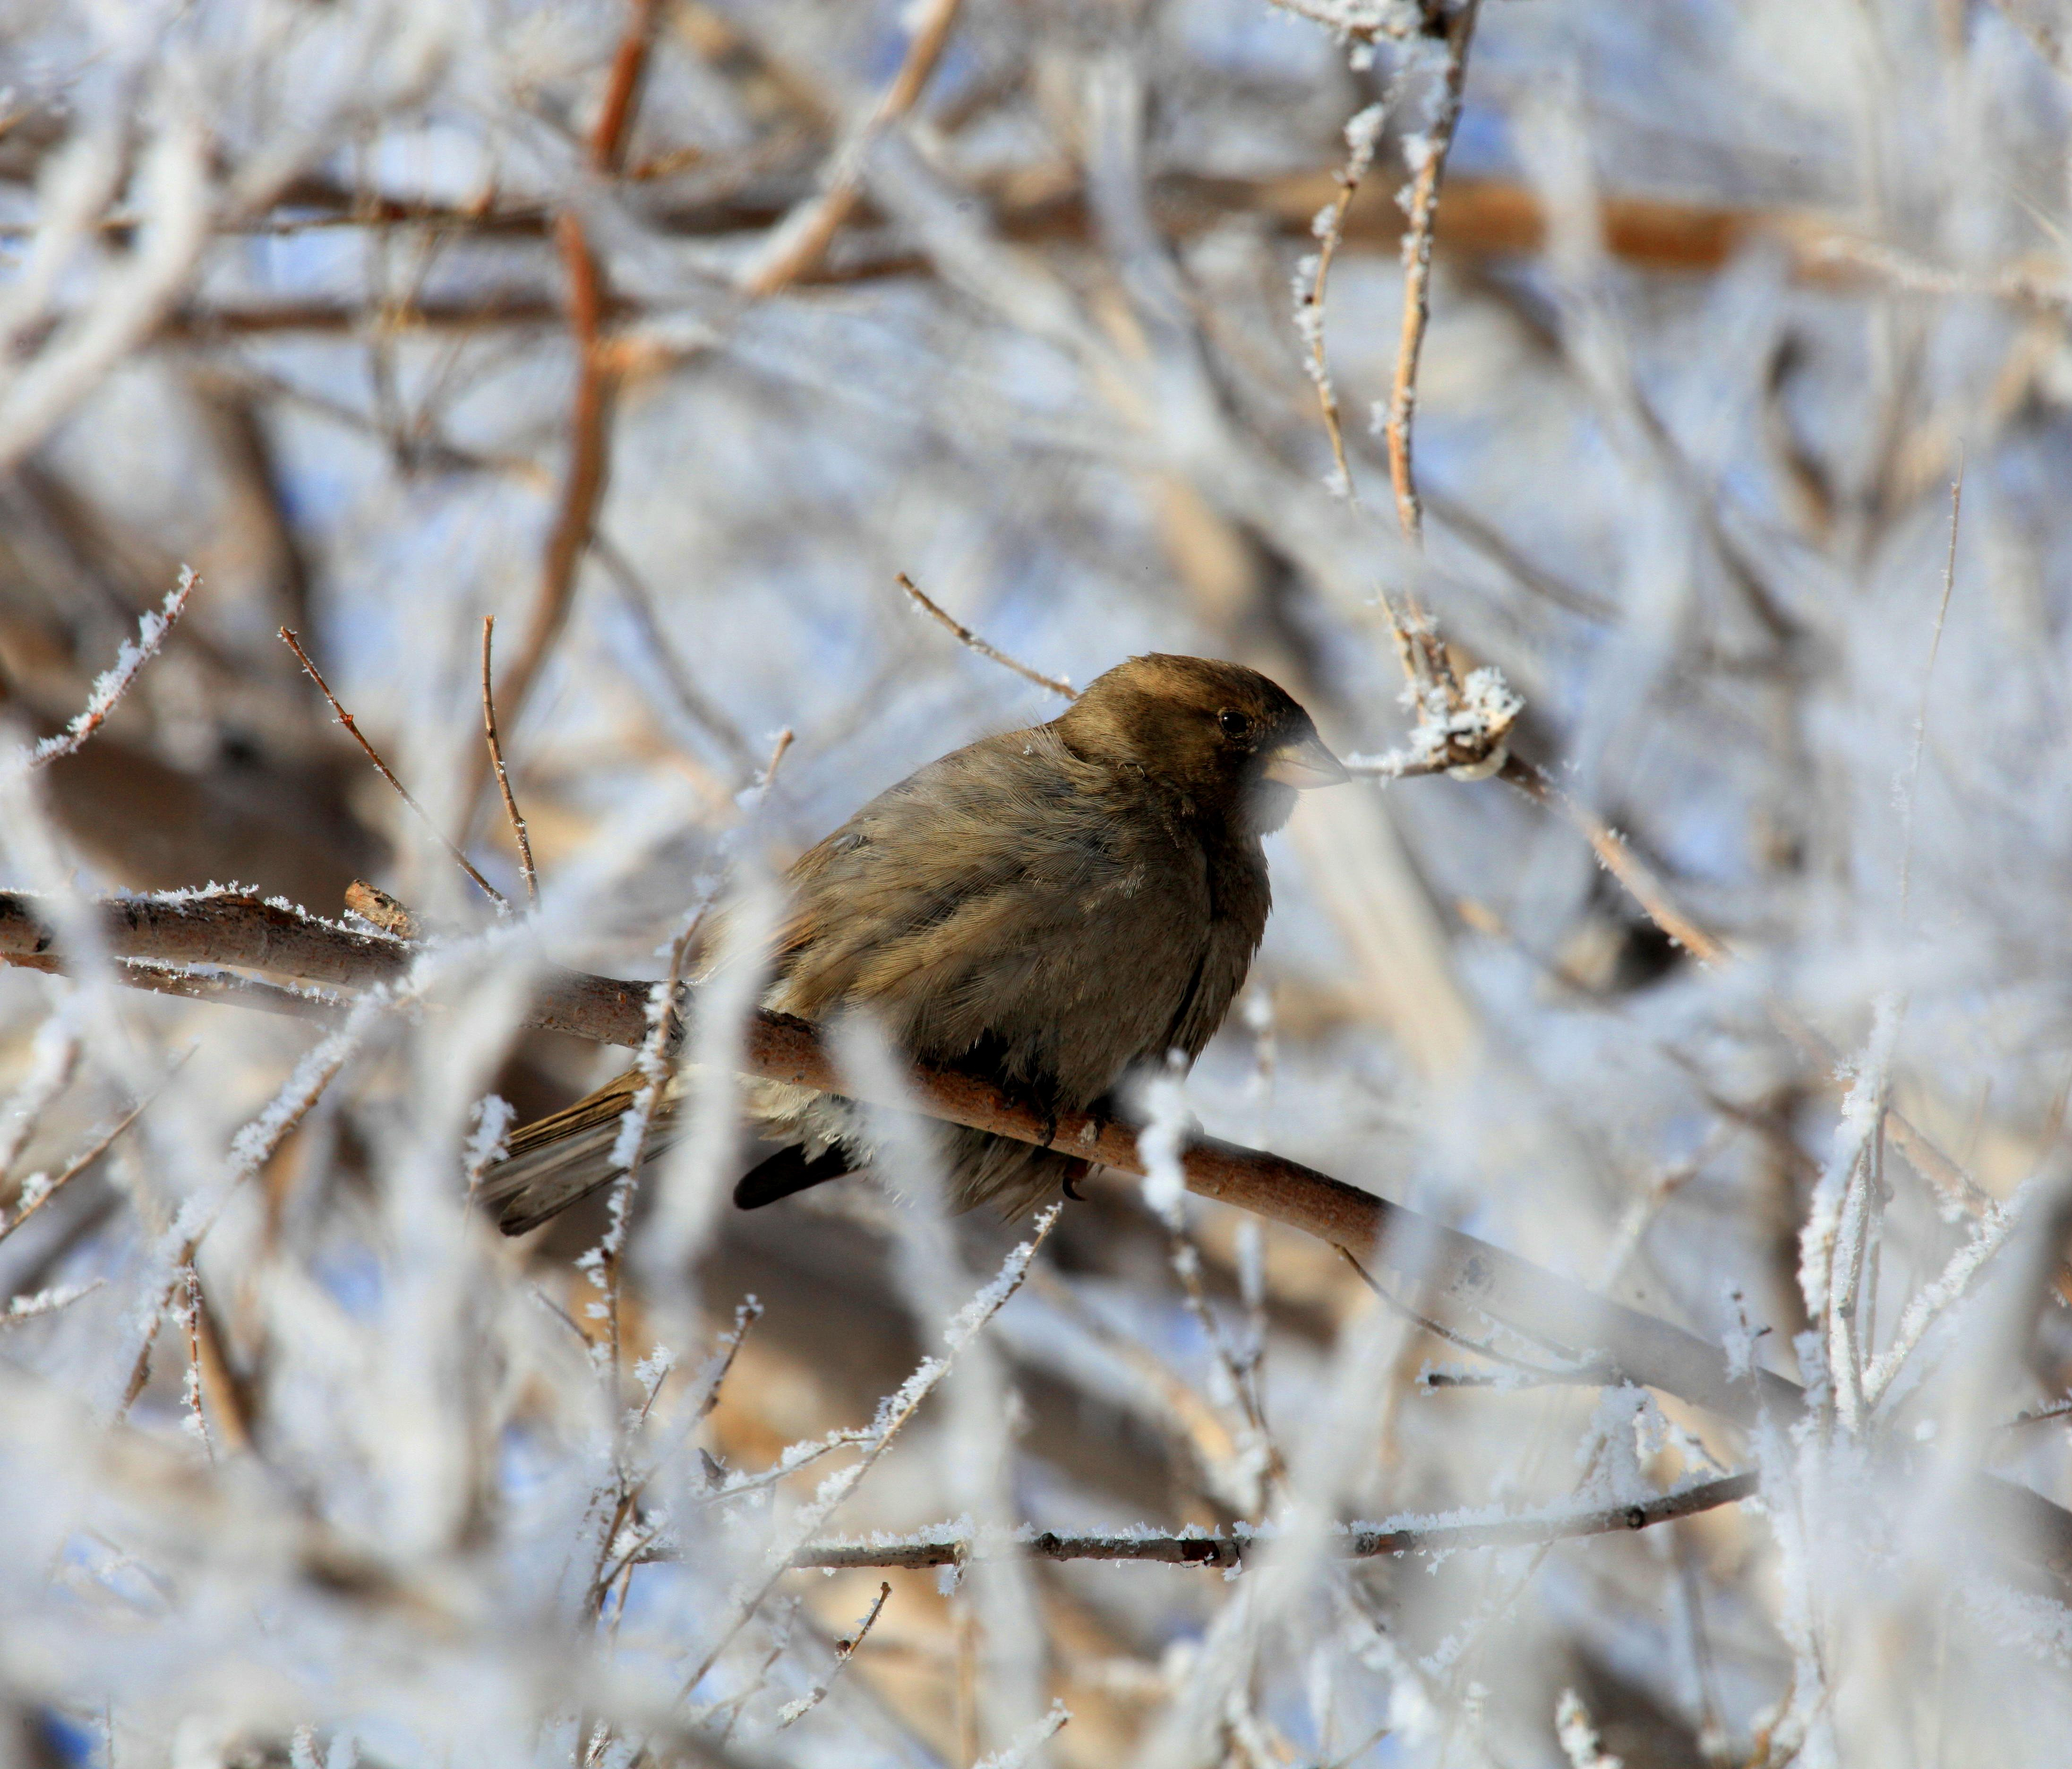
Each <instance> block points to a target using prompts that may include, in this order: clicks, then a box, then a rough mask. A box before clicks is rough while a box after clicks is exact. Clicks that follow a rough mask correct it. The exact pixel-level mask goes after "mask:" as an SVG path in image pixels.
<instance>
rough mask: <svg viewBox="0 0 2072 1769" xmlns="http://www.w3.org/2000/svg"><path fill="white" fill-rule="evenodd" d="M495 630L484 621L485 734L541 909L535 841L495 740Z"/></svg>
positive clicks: (531, 893)
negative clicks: (492, 668) (491, 650)
mask: <svg viewBox="0 0 2072 1769" xmlns="http://www.w3.org/2000/svg"><path fill="white" fill-rule="evenodd" d="M495 630H496V617H495V615H483V617H482V734H483V738H484V739H485V740H486V741H487V743H488V745H489V761H490V765H491V767H494V768H495V770H496V789H497V791H499V792H501V793H502V794H503V795H504V816H505V817H507V818H508V819H509V821H510V824H511V833H512V835H513V836H514V837H516V839H517V842H518V870H520V872H522V873H523V874H524V875H525V901H526V902H527V903H529V904H530V905H531V906H532V907H533V908H535V909H537V908H538V907H539V906H540V875H539V874H538V872H537V870H534V867H533V865H532V836H531V834H530V833H528V831H527V829H526V828H525V819H524V817H521V816H520V814H519V811H518V800H516V798H514V797H513V796H512V792H511V776H510V775H509V774H508V773H507V772H506V771H505V770H504V746H503V744H502V743H500V742H498V740H497V736H496V697H495V695H494V694H493V693H491V692H490V686H489V646H490V636H491V634H492V633H493V632H495Z"/></svg>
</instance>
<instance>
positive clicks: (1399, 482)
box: [1383, 0, 1481, 543]
mask: <svg viewBox="0 0 2072 1769" xmlns="http://www.w3.org/2000/svg"><path fill="white" fill-rule="evenodd" d="M1433 10H1436V6H1434V8H1433ZM1479 10H1481V0H1463V3H1462V5H1461V9H1460V10H1458V11H1457V12H1456V13H1455V14H1453V17H1452V18H1451V19H1448V20H1447V22H1446V27H1445V46H1446V51H1445V52H1446V62H1445V74H1444V76H1443V77H1442V81H1441V87H1440V94H1439V109H1438V114H1437V116H1436V117H1433V120H1432V128H1431V131H1430V133H1429V134H1427V135H1425V136H1424V137H1423V138H1422V144H1423V150H1424V158H1423V160H1422V161H1421V163H1420V164H1419V165H1417V166H1416V167H1415V168H1414V169H1413V174H1412V179H1411V184H1410V201H1409V204H1408V211H1409V216H1410V226H1409V228H1408V231H1407V232H1405V233H1404V236H1403V331H1402V336H1401V339H1400V341H1399V342H1398V344H1397V345H1396V379H1395V381H1394V384H1393V385H1392V386H1391V387H1390V389H1389V395H1388V421H1387V424H1386V425H1385V426H1383V437H1384V438H1385V439H1386V441H1387V445H1388V479H1389V484H1390V486H1391V488H1392V489H1393V490H1394V492H1395V493H1396V520H1398V521H1399V522H1400V523H1401V524H1402V525H1403V532H1404V535H1405V536H1407V537H1408V538H1409V539H1410V540H1411V541H1412V542H1420V543H1421V541H1423V539H1424V510H1423V508H1421V506H1420V504H1418V501H1417V480H1416V473H1415V471H1413V468H1412V461H1411V448H1410V435H1411V424H1412V420H1413V419H1414V418H1415V417H1416V411H1417V363H1418V358H1419V357H1420V356H1421V355H1422V354H1423V352H1424V330H1425V327H1426V326H1427V325H1428V324H1429V322H1430V319H1431V298H1432V230H1433V225H1434V224H1435V223H1436V222H1437V219H1438V214H1439V184H1440V181H1441V179H1442V178H1443V177H1444V176H1445V171H1446V155H1447V154H1448V152H1449V150H1451V149H1452V147H1453V132H1454V130H1456V129H1457V127H1458V126H1459V124H1460V121H1461V90H1462V88H1463V87H1464V86H1465V85H1466V82H1467V77H1468V48H1469V46H1470V43H1472V42H1473V41H1474V34H1475V19H1476V15H1477V14H1478V12H1479ZM1428 16H1429V13H1428Z"/></svg>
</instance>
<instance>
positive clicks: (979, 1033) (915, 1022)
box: [770, 729, 1211, 1105]
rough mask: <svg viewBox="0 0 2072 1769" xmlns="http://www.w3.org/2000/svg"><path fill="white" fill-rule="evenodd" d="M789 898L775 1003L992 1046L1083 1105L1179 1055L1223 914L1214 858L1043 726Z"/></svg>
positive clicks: (883, 812)
mask: <svg viewBox="0 0 2072 1769" xmlns="http://www.w3.org/2000/svg"><path fill="white" fill-rule="evenodd" d="M791 884H792V891H793V900H794V914H793V915H792V918H791V922H790V923H789V924H788V925H787V929H786V931H785V935H784V937H783V943H782V945H781V948H780V951H779V957H778V982H777V984H776V985H775V988H774V989H773V990H772V992H771V998H770V1005H771V1006H775V1007H780V1008H782V1009H783V1010H786V1011H787V1012H790V1013H794V1014H800V1015H803V1016H804V1017H805V1018H811V1019H820V1018H825V1017H827V1016H828V1014H830V1013H831V1012H833V1011H835V1010H838V1009H840V1008H841V1007H844V1006H851V1007H853V1006H867V1007H869V1008H870V1009H871V1010H873V1011H874V1012H875V1013H876V1014H878V1017H879V1019H880V1021H881V1023H882V1025H883V1026H884V1029H885V1031H886V1033H887V1035H890V1037H892V1038H894V1039H896V1040H897V1041H898V1043H901V1044H902V1046H903V1047H905V1048H906V1049H907V1050H908V1051H911V1053H912V1054H914V1055H916V1056H919V1057H923V1058H933V1059H939V1060H947V1059H956V1058H959V1057H962V1056H964V1055H966V1054H967V1053H968V1052H970V1051H972V1050H974V1049H976V1048H977V1047H980V1045H985V1047H987V1048H988V1050H989V1053H991V1054H993V1055H997V1059H998V1060H999V1062H1000V1065H1001V1068H1002V1069H1003V1071H1004V1072H1005V1075H1006V1076H1008V1077H1009V1078H1012V1079H1018V1080H1028V1081H1031V1082H1036V1083H1040V1084H1044V1085H1045V1086H1046V1087H1048V1088H1053V1089H1054V1090H1055V1091H1056V1092H1057V1093H1058V1095H1059V1098H1060V1101H1061V1103H1064V1104H1068V1105H1083V1104H1085V1103H1087V1101H1089V1100H1091V1099H1092V1098H1094V1097H1096V1096H1098V1095H1099V1094H1100V1093H1101V1092H1104V1091H1105V1090H1106V1089H1107V1088H1108V1086H1109V1084H1111V1083H1112V1081H1113V1080H1114V1079H1115V1077H1116V1074H1117V1073H1118V1072H1120V1070H1121V1069H1122V1068H1124V1067H1125V1066H1126V1065H1127V1064H1128V1063H1130V1062H1132V1061H1133V1060H1135V1059H1137V1058H1138V1057H1140V1056H1141V1055H1146V1054H1149V1053H1150V1052H1152V1051H1155V1050H1156V1049H1157V1048H1161V1047H1162V1040H1163V1039H1165V1036H1166V1035H1167V1033H1168V1031H1169V1030H1170V1028H1171V1027H1172V1026H1173V1025H1174V1022H1175V1020H1176V1018H1177V1017H1178V1014H1179V1013H1180V1010H1181V1008H1182V1004H1183V1002H1185V1001H1186V997H1187V993H1188V988H1189V985H1190V981H1191V980H1192V979H1193V978H1194V976H1195V974H1196V972H1197V969H1198V965H1199V961H1200V959H1201V956H1202V950H1203V947H1204V944H1205V942H1206V940H1207V927H1208V923H1209V920H1210V917H1211V901H1210V895H1209V890H1208V885H1207V867H1206V863H1205V862H1204V860H1203V858H1202V853H1201V850H1200V848H1199V846H1198V844H1197V843H1195V842H1194V841H1192V840H1191V839H1189V838H1187V837H1186V836H1185V834H1184V833H1183V832H1182V831H1179V830H1178V829H1175V828H1174V827H1173V826H1172V825H1170V823H1169V822H1167V821H1165V820H1163V819H1162V818H1161V816H1160V815H1159V814H1158V813H1157V812H1156V810H1155V808H1153V807H1152V806H1151V804H1149V800H1148V799H1137V798H1133V797H1132V796H1130V795H1129V793H1128V789H1127V783H1118V782H1117V781H1116V778H1115V776H1114V775H1112V773H1111V772H1110V771H1107V770H1104V769H1100V768H1097V767H1092V766H1091V765H1089V764H1087V763H1083V762H1082V761H1080V760H1079V759H1078V758H1077V757H1075V756H1074V755H1072V753H1071V751H1069V750H1067V748H1066V747H1064V745H1063V743H1061V742H1060V741H1059V739H1058V738H1057V737H1056V736H1055V734H1054V733H1052V732H1050V730H1045V729H1038V730H1029V731H1015V732H1009V733H1008V734H1005V735H1003V736H1001V737H996V738H987V739H985V740H984V741H982V742H980V743H975V744H972V745H971V746H970V747H968V748H966V749H963V750H960V751H956V752H955V753H954V754H952V755H947V756H944V757H943V758H942V759H940V760H939V761H937V762H934V763H930V764H929V765H928V766H927V767H924V768H923V769H921V770H920V771H919V772H918V773H916V774H915V775H911V776H910V777H909V778H908V779H907V780H903V781H902V782H901V783H900V784H898V786H896V787H894V788H892V789H891V790H890V792H886V793H883V794H882V795H881V796H879V797H878V798H876V799H874V800H872V801H871V802H870V804H867V805H865V807H864V808H862V809H861V811H859V812H857V814H856V815H855V816H854V817H852V818H850V819H849V821H848V822H847V823H846V824H845V825H843V826H842V827H841V829H837V831H836V832H835V833H833V835H831V836H830V837H828V839H827V840H826V841H823V842H821V843H820V845H818V846H817V847H816V848H814V849H813V850H811V851H810V852H809V853H808V854H806V855H805V856H804V857H803V858H801V859H800V862H799V863H798V865H797V866H795V867H794V869H793V871H792V878H791Z"/></svg>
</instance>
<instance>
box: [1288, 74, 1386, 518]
mask: <svg viewBox="0 0 2072 1769" xmlns="http://www.w3.org/2000/svg"><path fill="white" fill-rule="evenodd" d="M1382 117H1383V111H1382V107H1381V106H1380V105H1368V106H1367V109H1364V110H1363V111H1360V112H1359V113H1357V114H1355V116H1354V117H1353V118H1352V119H1351V121H1349V122H1348V123H1347V124H1346V132H1345V133H1346V163H1345V164H1344V166H1343V167H1341V168H1340V169H1339V170H1338V172H1337V173H1336V174H1335V178H1336V181H1337V183H1338V195H1337V196H1336V197H1335V198H1334V199H1333V200H1332V203H1331V205H1330V208H1326V209H1323V210H1320V211H1319V212H1318V216H1317V219H1316V221H1315V223H1314V224H1313V226H1314V230H1315V232H1316V235H1317V241H1318V245H1317V250H1316V252H1315V253H1314V254H1313V256H1312V257H1309V258H1308V259H1305V261H1304V264H1303V266H1302V268H1301V269H1297V273H1296V286H1295V329H1296V330H1297V331H1298V332H1300V333H1301V335H1302V340H1303V342H1304V344H1306V345H1307V346H1308V348H1309V362H1308V368H1309V380H1310V381H1311V383H1312V385H1314V386H1315V388H1316V389H1317V404H1318V407H1319V408H1320V409H1321V410H1322V413H1323V418H1324V433H1325V434H1326V435H1327V436H1328V437H1330V441H1331V460H1332V462H1333V472H1334V475H1335V476H1334V479H1333V481H1332V487H1331V488H1332V490H1333V491H1334V492H1337V494H1338V496H1340V497H1342V498H1343V499H1345V500H1346V502H1347V503H1349V504H1356V503H1358V502H1359V498H1358V496H1357V495H1356V494H1355V491H1354V488H1353V473H1352V468H1351V467H1350V464H1348V463H1347V462H1346V436H1345V429H1344V426H1343V425H1342V423H1341V422H1340V421H1339V417H1338V393H1337V391H1336V389H1334V388H1333V386H1332V385H1331V369H1330V362H1329V360H1327V359H1326V356H1325V354H1324V294H1325V290H1326V285H1327V284H1328V283H1329V282H1330V276H1331V261H1332V260H1333V259H1334V257H1336V256H1337V255H1338V247H1339V245H1341V244H1342V242H1343V241H1344V239H1345V227H1346V210H1348V209H1350V208H1351V207H1352V206H1353V198H1354V196H1355V195H1356V194H1357V193H1358V191H1359V187H1360V181H1361V180H1362V179H1363V178H1365V177H1366V176H1367V170H1368V168H1369V167H1371V166H1372V165H1373V164H1374V146H1375V141H1376V140H1377V139H1378V138H1379V136H1380V134H1381V124H1382ZM1302 269H1308V270H1309V272H1310V276H1309V286H1308V287H1306V288H1305V287H1304V286H1303V285H1302Z"/></svg>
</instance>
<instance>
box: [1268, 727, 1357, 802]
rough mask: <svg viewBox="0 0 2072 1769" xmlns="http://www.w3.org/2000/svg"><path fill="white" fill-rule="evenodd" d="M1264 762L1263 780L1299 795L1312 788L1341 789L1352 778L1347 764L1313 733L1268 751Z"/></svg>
mask: <svg viewBox="0 0 2072 1769" xmlns="http://www.w3.org/2000/svg"><path fill="white" fill-rule="evenodd" d="M1264 760H1265V763H1266V766H1265V767H1264V769H1263V770H1261V774H1262V777H1263V778H1264V779H1266V780H1275V781H1277V782H1279V783H1280V784H1281V785H1282V786H1292V787H1293V788H1296V789H1297V791H1298V792H1299V791H1303V790H1305V789H1307V788H1310V787H1313V786H1342V785H1344V784H1345V783H1346V781H1347V780H1350V779H1351V778H1352V775H1350V774H1348V773H1346V770H1345V764H1344V763H1342V762H1341V761H1339V759H1338V757H1337V756H1335V755H1332V753H1331V752H1330V751H1329V750H1327V749H1326V748H1325V747H1324V741H1323V739H1322V738H1320V737H1318V736H1317V735H1315V734H1313V733H1312V734H1310V735H1309V736H1308V737H1305V738H1297V739H1296V740H1294V741H1293V742H1290V743H1283V744H1281V745H1280V746H1279V747H1277V748H1274V749H1270V750H1268V751H1266V752H1265V755H1264Z"/></svg>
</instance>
